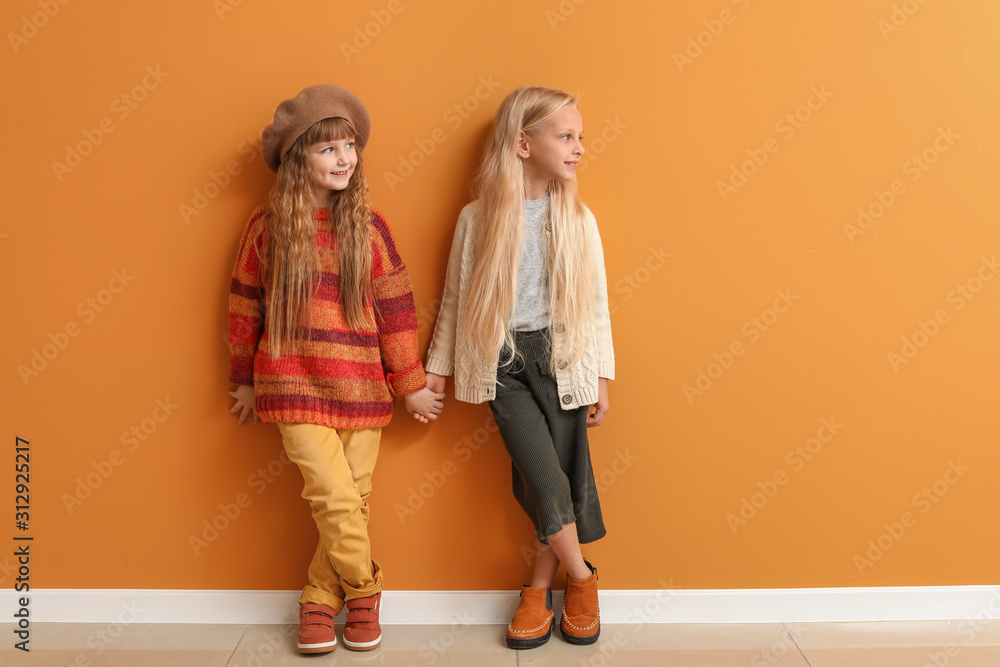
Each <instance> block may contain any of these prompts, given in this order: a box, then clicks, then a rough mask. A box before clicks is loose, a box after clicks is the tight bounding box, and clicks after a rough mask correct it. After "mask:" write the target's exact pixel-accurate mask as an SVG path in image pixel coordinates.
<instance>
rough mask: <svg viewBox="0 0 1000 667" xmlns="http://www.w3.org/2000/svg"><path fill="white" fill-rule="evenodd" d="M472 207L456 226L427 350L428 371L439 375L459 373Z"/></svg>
mask: <svg viewBox="0 0 1000 667" xmlns="http://www.w3.org/2000/svg"><path fill="white" fill-rule="evenodd" d="M474 217H475V216H474V208H473V207H472V205H469V206H467V207H466V208H464V209H463V210H462V214H461V215H460V216H459V218H458V224H457V225H456V227H455V237H454V239H453V240H452V242H451V254H450V255H449V256H448V269H447V271H446V272H445V277H444V293H443V294H442V295H441V307H440V308H439V309H438V317H437V324H435V326H434V334H433V336H431V344H430V347H429V348H428V350H427V371H428V372H429V373H435V374H437V375H451V374H452V373H454V372H455V337H456V332H457V328H458V301H459V294H460V289H461V285H460V280H461V276H462V254H463V251H464V249H465V238H466V235H467V234H468V233H469V226H470V224H471V221H472V219H473V218H474Z"/></svg>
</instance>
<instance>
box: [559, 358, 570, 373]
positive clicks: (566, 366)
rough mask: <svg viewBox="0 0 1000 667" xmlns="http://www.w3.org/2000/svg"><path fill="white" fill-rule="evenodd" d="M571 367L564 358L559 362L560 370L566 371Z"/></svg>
mask: <svg viewBox="0 0 1000 667" xmlns="http://www.w3.org/2000/svg"><path fill="white" fill-rule="evenodd" d="M568 367H569V362H568V361H566V360H565V359H563V360H562V361H560V362H559V370H561V371H564V370H566V369H567V368H568Z"/></svg>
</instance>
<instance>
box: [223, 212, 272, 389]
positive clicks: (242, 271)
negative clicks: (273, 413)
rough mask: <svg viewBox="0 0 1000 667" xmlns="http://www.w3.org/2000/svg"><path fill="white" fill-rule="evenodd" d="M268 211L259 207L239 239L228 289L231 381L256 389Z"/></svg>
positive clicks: (262, 309) (262, 322)
mask: <svg viewBox="0 0 1000 667" xmlns="http://www.w3.org/2000/svg"><path fill="white" fill-rule="evenodd" d="M265 212H266V208H265V207H264V206H263V205H262V206H259V207H257V209H256V210H254V212H253V213H252V214H251V216H250V221H249V222H247V226H246V229H244V230H243V236H242V238H241V239H240V249H239V254H238V255H237V256H236V264H235V266H234V267H233V278H232V281H231V282H230V286H229V351H230V357H229V369H230V370H229V380H230V381H231V382H235V383H236V384H246V385H253V360H254V355H255V354H256V353H257V344H258V342H259V341H260V336H261V331H262V330H263V328H264V303H265V300H264V281H263V278H262V277H261V261H260V252H261V248H262V247H263V246H262V241H263V234H264V214H265Z"/></svg>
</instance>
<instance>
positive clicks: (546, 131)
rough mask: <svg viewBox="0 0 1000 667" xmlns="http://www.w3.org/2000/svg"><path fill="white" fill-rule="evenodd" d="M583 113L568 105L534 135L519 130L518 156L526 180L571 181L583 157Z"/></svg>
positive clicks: (546, 181) (546, 183)
mask: <svg viewBox="0 0 1000 667" xmlns="http://www.w3.org/2000/svg"><path fill="white" fill-rule="evenodd" d="M582 141H583V115H582V114H581V113H580V110H579V109H577V108H576V107H575V106H571V105H569V104H567V105H566V106H564V107H563V108H561V109H560V110H559V111H557V112H556V114H555V115H554V116H552V118H549V119H548V121H546V122H545V124H544V125H542V127H541V129H540V130H539V131H538V133H537V134H535V136H528V135H527V134H525V133H524V132H523V131H522V132H521V141H520V142H519V145H518V155H520V156H521V159H522V160H523V162H524V176H525V180H529V181H534V182H537V183H539V184H540V183H544V184H545V186H546V187H548V182H549V181H554V180H558V181H571V180H573V179H574V178H576V166H577V165H578V164H579V163H580V158H581V157H582V156H583V143H582Z"/></svg>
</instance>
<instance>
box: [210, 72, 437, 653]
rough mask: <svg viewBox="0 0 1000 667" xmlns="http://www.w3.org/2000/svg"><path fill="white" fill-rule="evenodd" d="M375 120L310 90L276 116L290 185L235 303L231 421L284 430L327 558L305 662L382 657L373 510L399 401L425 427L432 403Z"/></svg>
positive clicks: (250, 239)
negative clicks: (378, 197) (338, 628)
mask: <svg viewBox="0 0 1000 667" xmlns="http://www.w3.org/2000/svg"><path fill="white" fill-rule="evenodd" d="M370 127H371V126H370V122H369V118H368V113H367V111H366V110H365V107H364V105H363V104H362V103H361V101H360V100H359V99H358V98H357V97H356V96H355V95H354V94H352V93H351V92H349V91H347V90H344V89H343V88H339V87H337V86H330V85H320V86H311V87H309V88H306V89H305V90H303V91H302V92H301V93H299V94H298V95H297V96H296V97H295V98H293V99H291V100H286V101H285V102H282V103H281V105H279V106H278V108H277V110H276V111H275V114H274V123H272V124H271V125H269V126H268V127H267V128H265V130H264V135H263V143H262V152H263V155H264V159H265V161H266V162H267V165H268V166H269V167H270V168H271V169H272V170H273V171H274V172H276V174H277V180H276V181H275V183H274V187H272V189H271V192H270V195H269V196H268V199H267V201H266V202H265V203H264V204H261V205H260V206H259V207H258V208H257V209H256V210H255V211H254V212H253V213H252V215H251V216H250V221H249V222H248V223H247V226H246V229H245V231H244V232H243V236H242V238H241V240H240V249H239V255H238V257H237V260H236V265H235V267H234V269H233V278H232V283H231V292H230V297H229V341H230V347H231V350H232V356H231V359H230V366H231V373H230V378H229V379H230V381H232V382H234V383H235V384H236V385H238V386H237V387H236V389H235V391H232V392H230V395H231V396H232V397H233V398H235V399H236V404H235V405H234V406H233V408H232V410H231V412H233V413H239V422H240V423H243V421H244V420H245V419H246V417H247V416H248V414H250V413H252V414H253V418H254V421H255V422H256V421H257V419H258V418H260V419H262V420H263V421H265V422H275V423H276V424H277V425H278V430H279V431H280V433H281V437H282V440H283V442H284V446H285V451H286V452H287V453H288V457H289V458H290V459H291V460H292V461H294V462H295V463H296V464H297V465H298V466H299V470H300V471H301V472H302V477H303V479H304V481H305V486H304V488H303V491H302V496H303V497H304V498H305V499H306V500H308V501H309V504H310V506H311V508H312V516H313V519H315V521H316V527H317V528H318V530H319V545H318V546H317V548H316V552H315V555H314V556H313V559H312V563H311V564H310V566H309V572H308V581H309V583H308V584H307V585H306V586H305V588H304V589H303V591H302V595H301V597H300V598H299V605H300V606H299V619H300V630H299V636H298V648H299V650H300V651H301V652H302V653H325V652H329V651H332V650H334V649H335V648H336V647H337V637H336V635H335V634H334V626H333V619H334V617H335V616H336V615H337V614H338V613H339V612H340V610H341V609H342V608H343V607H344V606H346V607H347V622H346V625H345V627H344V644H346V645H347V647H348V648H349V649H353V650H358V651H367V650H371V649H374V648H375V647H377V646H378V645H379V643H380V641H381V629H380V626H379V621H378V619H379V606H380V599H381V591H382V569H381V567H380V566H379V564H378V562H377V561H376V560H374V559H373V558H372V556H371V549H370V544H369V540H368V495H369V494H370V493H371V490H372V485H371V476H372V471H373V469H374V467H375V460H376V457H377V455H378V447H379V438H380V435H381V429H382V427H383V426H385V425H386V424H388V423H389V420H390V418H391V417H392V411H393V404H394V397H395V396H403V400H404V403H405V405H406V409H407V410H408V411H409V412H410V413H412V414H414V416H415V418H417V419H419V420H420V421H422V422H424V423H426V422H427V421H428V420H431V419H436V418H437V415H438V414H439V413H440V412H441V410H442V408H443V403H442V399H443V398H444V395H443V394H441V393H435V392H433V391H431V390H430V389H429V388H428V387H427V381H426V378H425V375H424V369H423V367H422V365H421V363H420V360H419V358H418V352H417V318H416V311H415V308H414V302H413V294H412V291H411V286H410V279H409V275H408V274H407V271H406V265H405V264H404V263H403V260H402V259H401V258H400V256H399V253H398V252H397V250H396V244H395V242H394V240H393V237H392V233H391V232H390V231H389V226H388V224H387V223H386V221H385V219H384V218H383V217H382V216H381V215H380V214H379V213H378V212H376V211H374V210H373V209H372V208H371V203H370V202H369V197H368V183H367V181H366V180H365V173H364V161H363V159H362V151H363V149H364V148H365V146H366V145H367V143H368V137H369V133H370Z"/></svg>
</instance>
